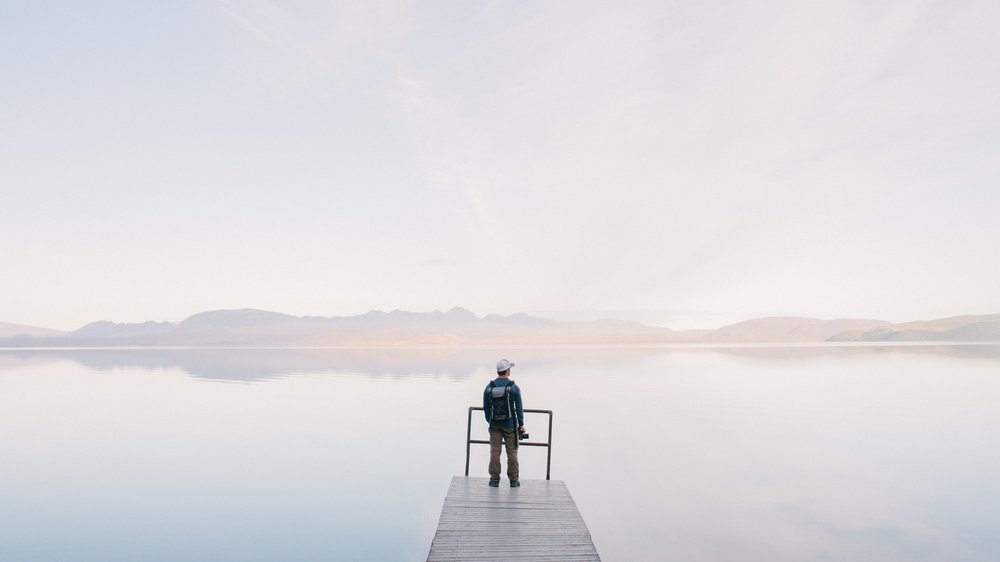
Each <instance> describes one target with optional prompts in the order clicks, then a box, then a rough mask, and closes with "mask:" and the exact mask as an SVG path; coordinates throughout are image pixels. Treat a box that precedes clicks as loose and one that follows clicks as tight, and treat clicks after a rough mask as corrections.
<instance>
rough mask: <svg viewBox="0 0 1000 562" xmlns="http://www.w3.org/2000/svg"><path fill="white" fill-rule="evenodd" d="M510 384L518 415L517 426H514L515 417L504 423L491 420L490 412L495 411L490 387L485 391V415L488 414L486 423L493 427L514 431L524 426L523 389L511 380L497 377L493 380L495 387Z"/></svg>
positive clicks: (487, 386) (511, 395)
mask: <svg viewBox="0 0 1000 562" xmlns="http://www.w3.org/2000/svg"><path fill="white" fill-rule="evenodd" d="M508 384H509V385H511V387H510V397H511V399H512V400H513V402H514V410H515V412H516V414H517V416H516V418H517V425H514V416H512V417H510V418H509V419H507V420H505V421H502V422H501V421H498V422H496V423H493V420H492V419H490V416H491V412H490V411H491V410H492V409H493V408H492V406H493V404H492V402H493V401H492V399H491V398H490V385H486V389H485V390H483V413H484V414H486V423H488V424H490V426H491V427H501V428H507V429H514V428H515V427H519V426H522V425H524V407H523V406H522V405H521V389H520V388H518V387H517V384H515V383H514V381H512V380H510V379H505V378H503V377H497V378H496V379H494V380H493V386H499V387H504V386H507V385H508Z"/></svg>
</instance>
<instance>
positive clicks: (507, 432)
mask: <svg viewBox="0 0 1000 562" xmlns="http://www.w3.org/2000/svg"><path fill="white" fill-rule="evenodd" d="M501 440H503V444H504V448H505V449H507V478H510V479H511V480H517V477H518V475H519V472H518V464H517V430H515V429H506V428H499V427H490V478H494V479H497V480H499V479H500V441H501Z"/></svg>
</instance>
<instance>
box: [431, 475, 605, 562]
mask: <svg viewBox="0 0 1000 562" xmlns="http://www.w3.org/2000/svg"><path fill="white" fill-rule="evenodd" d="M488 482H489V479H487V478H469V477H465V476H456V477H454V478H453V479H452V481H451V485H450V486H449V488H448V495H447V496H446V497H445V500H444V507H442V509H441V518H440V519H439V521H438V527H437V532H436V533H435V534H434V540H433V541H432V542H431V550H430V554H429V555H428V556H427V560H428V562H444V561H457V560H551V561H553V562H555V561H560V560H580V561H594V560H596V561H599V560H600V559H601V558H600V556H598V554H597V549H596V548H595V547H594V542H593V540H592V539H591V538H590V531H589V530H588V529H587V524H586V522H585V521H584V520H583V516H581V515H580V511H579V510H578V509H577V508H576V502H574V501H573V496H571V495H570V493H569V489H568V488H566V484H565V483H563V482H562V481H559V480H522V481H521V486H520V487H519V488H510V487H509V486H508V485H507V482H506V481H503V482H501V485H500V487H499V488H491V487H490V486H488Z"/></svg>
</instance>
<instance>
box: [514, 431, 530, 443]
mask: <svg viewBox="0 0 1000 562" xmlns="http://www.w3.org/2000/svg"><path fill="white" fill-rule="evenodd" d="M524 439H531V436H530V435H528V432H527V431H518V432H517V440H518V441H521V440H524Z"/></svg>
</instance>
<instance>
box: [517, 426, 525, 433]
mask: <svg viewBox="0 0 1000 562" xmlns="http://www.w3.org/2000/svg"><path fill="white" fill-rule="evenodd" d="M517 432H518V433H524V426H523V425H522V426H521V427H519V428H517Z"/></svg>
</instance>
